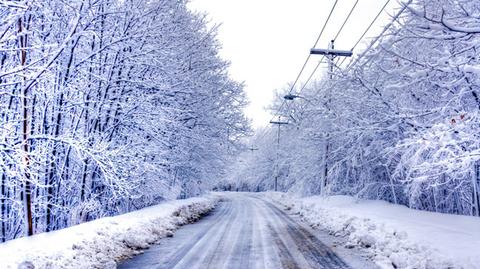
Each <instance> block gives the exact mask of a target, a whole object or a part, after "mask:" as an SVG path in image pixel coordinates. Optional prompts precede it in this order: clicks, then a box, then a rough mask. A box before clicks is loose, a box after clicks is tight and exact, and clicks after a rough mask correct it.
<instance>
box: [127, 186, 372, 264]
mask: <svg viewBox="0 0 480 269" xmlns="http://www.w3.org/2000/svg"><path fill="white" fill-rule="evenodd" d="M227 197H228V198H225V201H224V202H221V203H220V204H219V205H218V206H217V208H216V209H215V210H214V211H213V212H212V213H211V214H209V215H208V216H206V217H205V218H203V219H202V220H200V221H199V222H197V223H195V224H192V225H187V226H185V227H183V228H181V229H179V230H178V231H177V232H176V233H175V236H174V237H172V238H168V239H163V240H161V241H160V243H159V244H158V245H155V246H153V247H151V248H150V249H149V250H147V251H146V252H145V253H144V254H141V255H138V256H136V257H134V258H133V259H131V260H128V261H126V262H125V263H123V264H121V265H120V266H119V268H156V269H160V268H169V269H170V268H177V269H182V268H185V269H187V268H188V269H193V268H202V269H204V268H212V269H221V268H232V269H234V268H238V269H246V268H264V269H270V268H271V269H278V268H288V269H294V268H301V269H307V268H315V269H321V268H325V269H327V268H328V269H335V268H352V269H353V268H355V269H357V268H376V266H375V265H373V264H370V263H369V262H367V261H365V260H364V259H362V258H361V257H360V256H355V255H353V256H352V255H351V253H349V254H348V255H345V253H346V252H354V250H348V251H345V250H344V249H343V250H340V251H339V252H338V253H336V252H334V251H333V250H332V248H331V247H329V246H328V245H330V246H331V245H332V241H330V240H329V239H327V240H326V241H327V242H328V241H330V242H328V243H327V242H325V243H324V242H322V241H320V239H319V238H323V239H325V235H319V232H318V231H313V230H311V229H310V228H309V227H306V226H304V225H302V224H300V223H299V222H298V221H296V220H294V219H292V218H291V217H290V216H288V215H287V214H286V213H284V212H283V211H282V210H280V209H279V208H277V207H276V206H275V205H273V204H271V203H270V202H267V201H265V200H263V199H260V198H258V197H256V196H254V195H248V194H236V193H231V194H228V196H227ZM338 248H341V247H338ZM341 256H343V257H341ZM347 260H349V261H348V262H347Z"/></svg>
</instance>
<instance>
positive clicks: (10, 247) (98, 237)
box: [0, 195, 219, 269]
mask: <svg viewBox="0 0 480 269" xmlns="http://www.w3.org/2000/svg"><path fill="white" fill-rule="evenodd" d="M218 199H219V198H218V197H217V196H214V195H208V196H204V197H201V198H191V199H186V200H176V201H169V202H165V203H162V204H160V205H156V206H152V207H148V208H144V209H142V210H138V211H134V212H131V213H127V214H124V215H120V216H116V217H107V218H102V219H98V220H95V221H91V222H88V223H84V224H80V225H77V226H73V227H70V228H67V229H63V230H60V231H55V232H51V233H43V234H38V235H35V236H32V237H29V238H20V239H16V240H12V241H9V242H6V243H3V244H0V268H2V269H4V268H5V269H6V268H12V269H14V268H15V269H16V268H17V267H18V266H19V264H22V263H23V268H35V269H40V268H116V266H117V262H118V261H121V260H124V259H126V258H128V257H131V256H133V255H135V254H138V253H140V252H141V251H142V250H143V249H145V248H148V247H149V245H150V244H153V243H155V242H156V241H158V240H159V239H161V238H164V237H167V236H171V235H173V232H174V230H176V229H177V228H178V227H179V226H181V225H184V224H188V223H191V222H193V221H195V220H197V219H198V218H200V217H201V215H202V214H205V213H207V212H208V211H210V210H212V209H213V208H214V206H215V204H216V202H217V201H218ZM31 265H33V266H34V267H31ZM21 267H22V266H21Z"/></svg>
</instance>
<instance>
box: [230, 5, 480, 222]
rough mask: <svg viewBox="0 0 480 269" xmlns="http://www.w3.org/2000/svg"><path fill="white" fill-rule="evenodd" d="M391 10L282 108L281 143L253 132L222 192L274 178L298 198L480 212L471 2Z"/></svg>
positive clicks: (478, 86)
mask: <svg viewBox="0 0 480 269" xmlns="http://www.w3.org/2000/svg"><path fill="white" fill-rule="evenodd" d="M402 9H404V11H403V12H402V13H400V16H398V17H395V16H394V17H393V21H392V25H391V26H390V27H389V28H388V30H387V31H386V32H385V33H384V35H382V37H381V38H380V39H379V40H378V42H377V43H375V44H374V45H373V46H372V47H371V48H370V49H368V50H367V51H365V52H364V53H363V54H361V55H360V57H359V58H358V60H356V61H354V62H353V63H352V64H351V65H349V66H348V67H347V68H336V70H335V75H336V76H335V78H334V79H332V80H329V79H323V80H322V81H320V82H318V83H317V84H316V85H314V86H311V87H310V88H309V89H307V90H306V91H304V92H302V93H296V94H299V95H301V96H302V98H297V99H295V100H294V101H286V102H288V104H287V105H285V106H283V107H281V108H283V109H282V110H281V111H279V113H278V114H279V115H282V117H281V118H280V120H282V121H288V122H289V124H288V125H282V127H281V133H280V143H278V141H277V126H274V127H272V128H269V129H266V130H265V133H264V134H259V135H257V137H255V138H254V139H253V140H252V144H253V145H254V146H255V147H258V148H259V150H258V151H255V152H247V153H244V154H243V156H242V158H241V163H242V166H241V167H240V168H239V169H237V170H236V174H235V175H233V177H232V178H233V179H235V180H239V182H240V183H238V184H234V186H233V188H238V189H248V190H272V189H274V185H275V178H277V181H278V190H281V191H290V192H295V193H300V194H302V195H313V194H323V195H332V194H348V195H356V196H358V197H362V198H367V199H383V200H387V201H390V202H392V203H398V204H403V205H407V206H409V207H411V208H416V209H423V210H429V211H436V212H446V213H455V214H464V215H474V216H479V215H480V212H479V210H480V209H479V207H480V198H479V196H480V163H479V160H480V113H479V110H480V99H479V98H480V45H479V44H480V18H479V16H478V15H479V14H480V5H479V4H478V2H476V1H468V0H459V1H449V0H433V1H432V0H429V1H426V0H425V1H424V0H416V1H409V2H407V6H402ZM400 11H401V10H400ZM294 93H295V92H294ZM278 107H280V106H279V105H277V109H278ZM277 143H278V144H277ZM226 184H231V183H226Z"/></svg>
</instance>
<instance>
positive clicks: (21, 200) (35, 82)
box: [0, 0, 248, 242]
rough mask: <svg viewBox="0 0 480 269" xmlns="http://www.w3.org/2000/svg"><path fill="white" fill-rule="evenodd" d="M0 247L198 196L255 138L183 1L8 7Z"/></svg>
mask: <svg viewBox="0 0 480 269" xmlns="http://www.w3.org/2000/svg"><path fill="white" fill-rule="evenodd" d="M0 14H1V15H0V17H1V18H0V177H1V178H0V242H2V241H6V240H9V239H13V238H17V237H20V236H23V235H29V234H33V233H39V232H44V231H52V230H55V229H60V228H64V227H67V226H71V225H74V224H77V223H81V222H85V221H88V220H92V219H96V218H99V217H103V216H110V215H115V214H118V213H122V212H127V211H131V210H135V209H138V208H141V207H145V206H148V205H151V204H155V203H158V202H159V201H161V200H164V199H173V198H183V197H188V196H193V195H198V194H200V193H201V192H202V191H204V190H207V189H210V188H211V186H212V185H213V184H214V183H215V182H216V180H218V179H219V178H220V177H223V176H224V174H225V165H226V163H227V161H228V159H229V158H230V157H231V156H233V154H235V153H236V152H237V150H238V148H239V139H240V138H241V137H242V136H243V135H244V134H245V133H246V132H247V131H248V125H247V122H246V120H245V118H244V116H243V114H242V109H243V107H244V105H245V98H244V94H243V86H242V85H241V84H239V83H236V82H234V81H232V80H231V79H229V77H228V74H227V72H226V68H227V66H228V63H226V62H225V61H223V60H221V59H220V58H219V57H218V55H217V53H218V48H219V44H218V43H217V41H216V40H215V28H213V29H208V28H207V27H206V21H205V18H204V17H203V16H201V15H199V14H193V13H192V12H190V11H189V10H188V9H187V7H186V1H183V0H180V1H179V0H154V1H143V0H124V1H117V0H77V1H61V0H47V1H30V0H25V1H0Z"/></svg>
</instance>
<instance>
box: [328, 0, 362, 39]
mask: <svg viewBox="0 0 480 269" xmlns="http://www.w3.org/2000/svg"><path fill="white" fill-rule="evenodd" d="M358 1H359V0H357V1H356V2H355V4H354V5H353V7H352V9H351V10H350V12H349V13H348V15H347V18H345V20H344V21H343V24H342V26H341V27H340V30H338V32H337V34H336V35H335V37H334V38H333V40H337V37H338V36H339V35H340V33H341V32H342V30H343V27H345V24H347V22H348V20H349V19H350V16H351V15H352V13H353V11H354V10H355V8H356V7H357V4H358Z"/></svg>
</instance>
